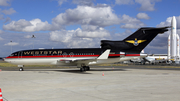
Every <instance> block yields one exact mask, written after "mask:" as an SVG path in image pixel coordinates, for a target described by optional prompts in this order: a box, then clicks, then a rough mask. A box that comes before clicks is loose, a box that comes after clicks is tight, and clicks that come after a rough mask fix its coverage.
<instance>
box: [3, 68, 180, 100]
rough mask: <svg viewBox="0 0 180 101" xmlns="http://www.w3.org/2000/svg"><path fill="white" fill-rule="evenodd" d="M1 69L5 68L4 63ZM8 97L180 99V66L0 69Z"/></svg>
mask: <svg viewBox="0 0 180 101" xmlns="http://www.w3.org/2000/svg"><path fill="white" fill-rule="evenodd" d="M0 69H2V68H1V67H0ZM0 88H1V90H2V96H3V99H4V101H180V95H179V94H180V70H179V69H156V68H151V69H147V68H138V67H133V66H130V67H129V66H124V67H123V66H122V67H92V68H91V70H90V71H86V72H84V73H81V72H80V71H79V69H78V68H68V69H42V68H36V69H33V67H32V68H28V69H25V71H17V70H14V69H12V70H8V69H6V70H4V69H2V71H0Z"/></svg>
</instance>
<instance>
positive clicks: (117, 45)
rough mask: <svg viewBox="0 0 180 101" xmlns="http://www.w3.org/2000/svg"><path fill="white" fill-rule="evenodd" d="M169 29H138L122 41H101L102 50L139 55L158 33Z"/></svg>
mask: <svg viewBox="0 0 180 101" xmlns="http://www.w3.org/2000/svg"><path fill="white" fill-rule="evenodd" d="M167 28H169V27H162V28H151V27H145V28H140V29H138V30H137V31H136V32H134V33H133V34H131V35H130V36H128V37H127V38H125V39H124V40H123V41H109V40H101V47H102V48H110V49H118V50H121V51H126V52H133V53H140V52H141V51H142V50H143V49H144V48H145V47H146V46H147V45H148V44H149V43H150V42H151V41H152V40H153V39H154V38H155V37H156V36H157V34H159V33H164V32H166V31H168V29H167Z"/></svg>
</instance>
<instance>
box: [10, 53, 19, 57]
mask: <svg viewBox="0 0 180 101" xmlns="http://www.w3.org/2000/svg"><path fill="white" fill-rule="evenodd" d="M10 56H18V53H12V54H11V55H10Z"/></svg>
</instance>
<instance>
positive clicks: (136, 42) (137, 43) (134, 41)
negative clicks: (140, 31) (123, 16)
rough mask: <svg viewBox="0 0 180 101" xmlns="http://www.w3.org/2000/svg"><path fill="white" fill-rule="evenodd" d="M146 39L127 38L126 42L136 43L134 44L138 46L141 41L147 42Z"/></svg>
mask: <svg viewBox="0 0 180 101" xmlns="http://www.w3.org/2000/svg"><path fill="white" fill-rule="evenodd" d="M145 41H146V40H137V38H135V40H126V42H128V43H132V44H134V46H138V45H139V44H140V43H142V42H145Z"/></svg>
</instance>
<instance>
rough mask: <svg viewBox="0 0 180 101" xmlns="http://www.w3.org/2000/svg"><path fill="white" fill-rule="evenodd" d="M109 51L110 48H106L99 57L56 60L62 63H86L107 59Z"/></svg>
mask: <svg viewBox="0 0 180 101" xmlns="http://www.w3.org/2000/svg"><path fill="white" fill-rule="evenodd" d="M109 53H110V49H107V50H106V51H105V52H104V53H102V54H101V55H100V56H99V57H96V58H84V59H62V60H59V61H57V62H61V63H62V62H63V63H75V64H82V63H83V64H88V63H89V62H92V61H97V60H102V59H108V56H109Z"/></svg>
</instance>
